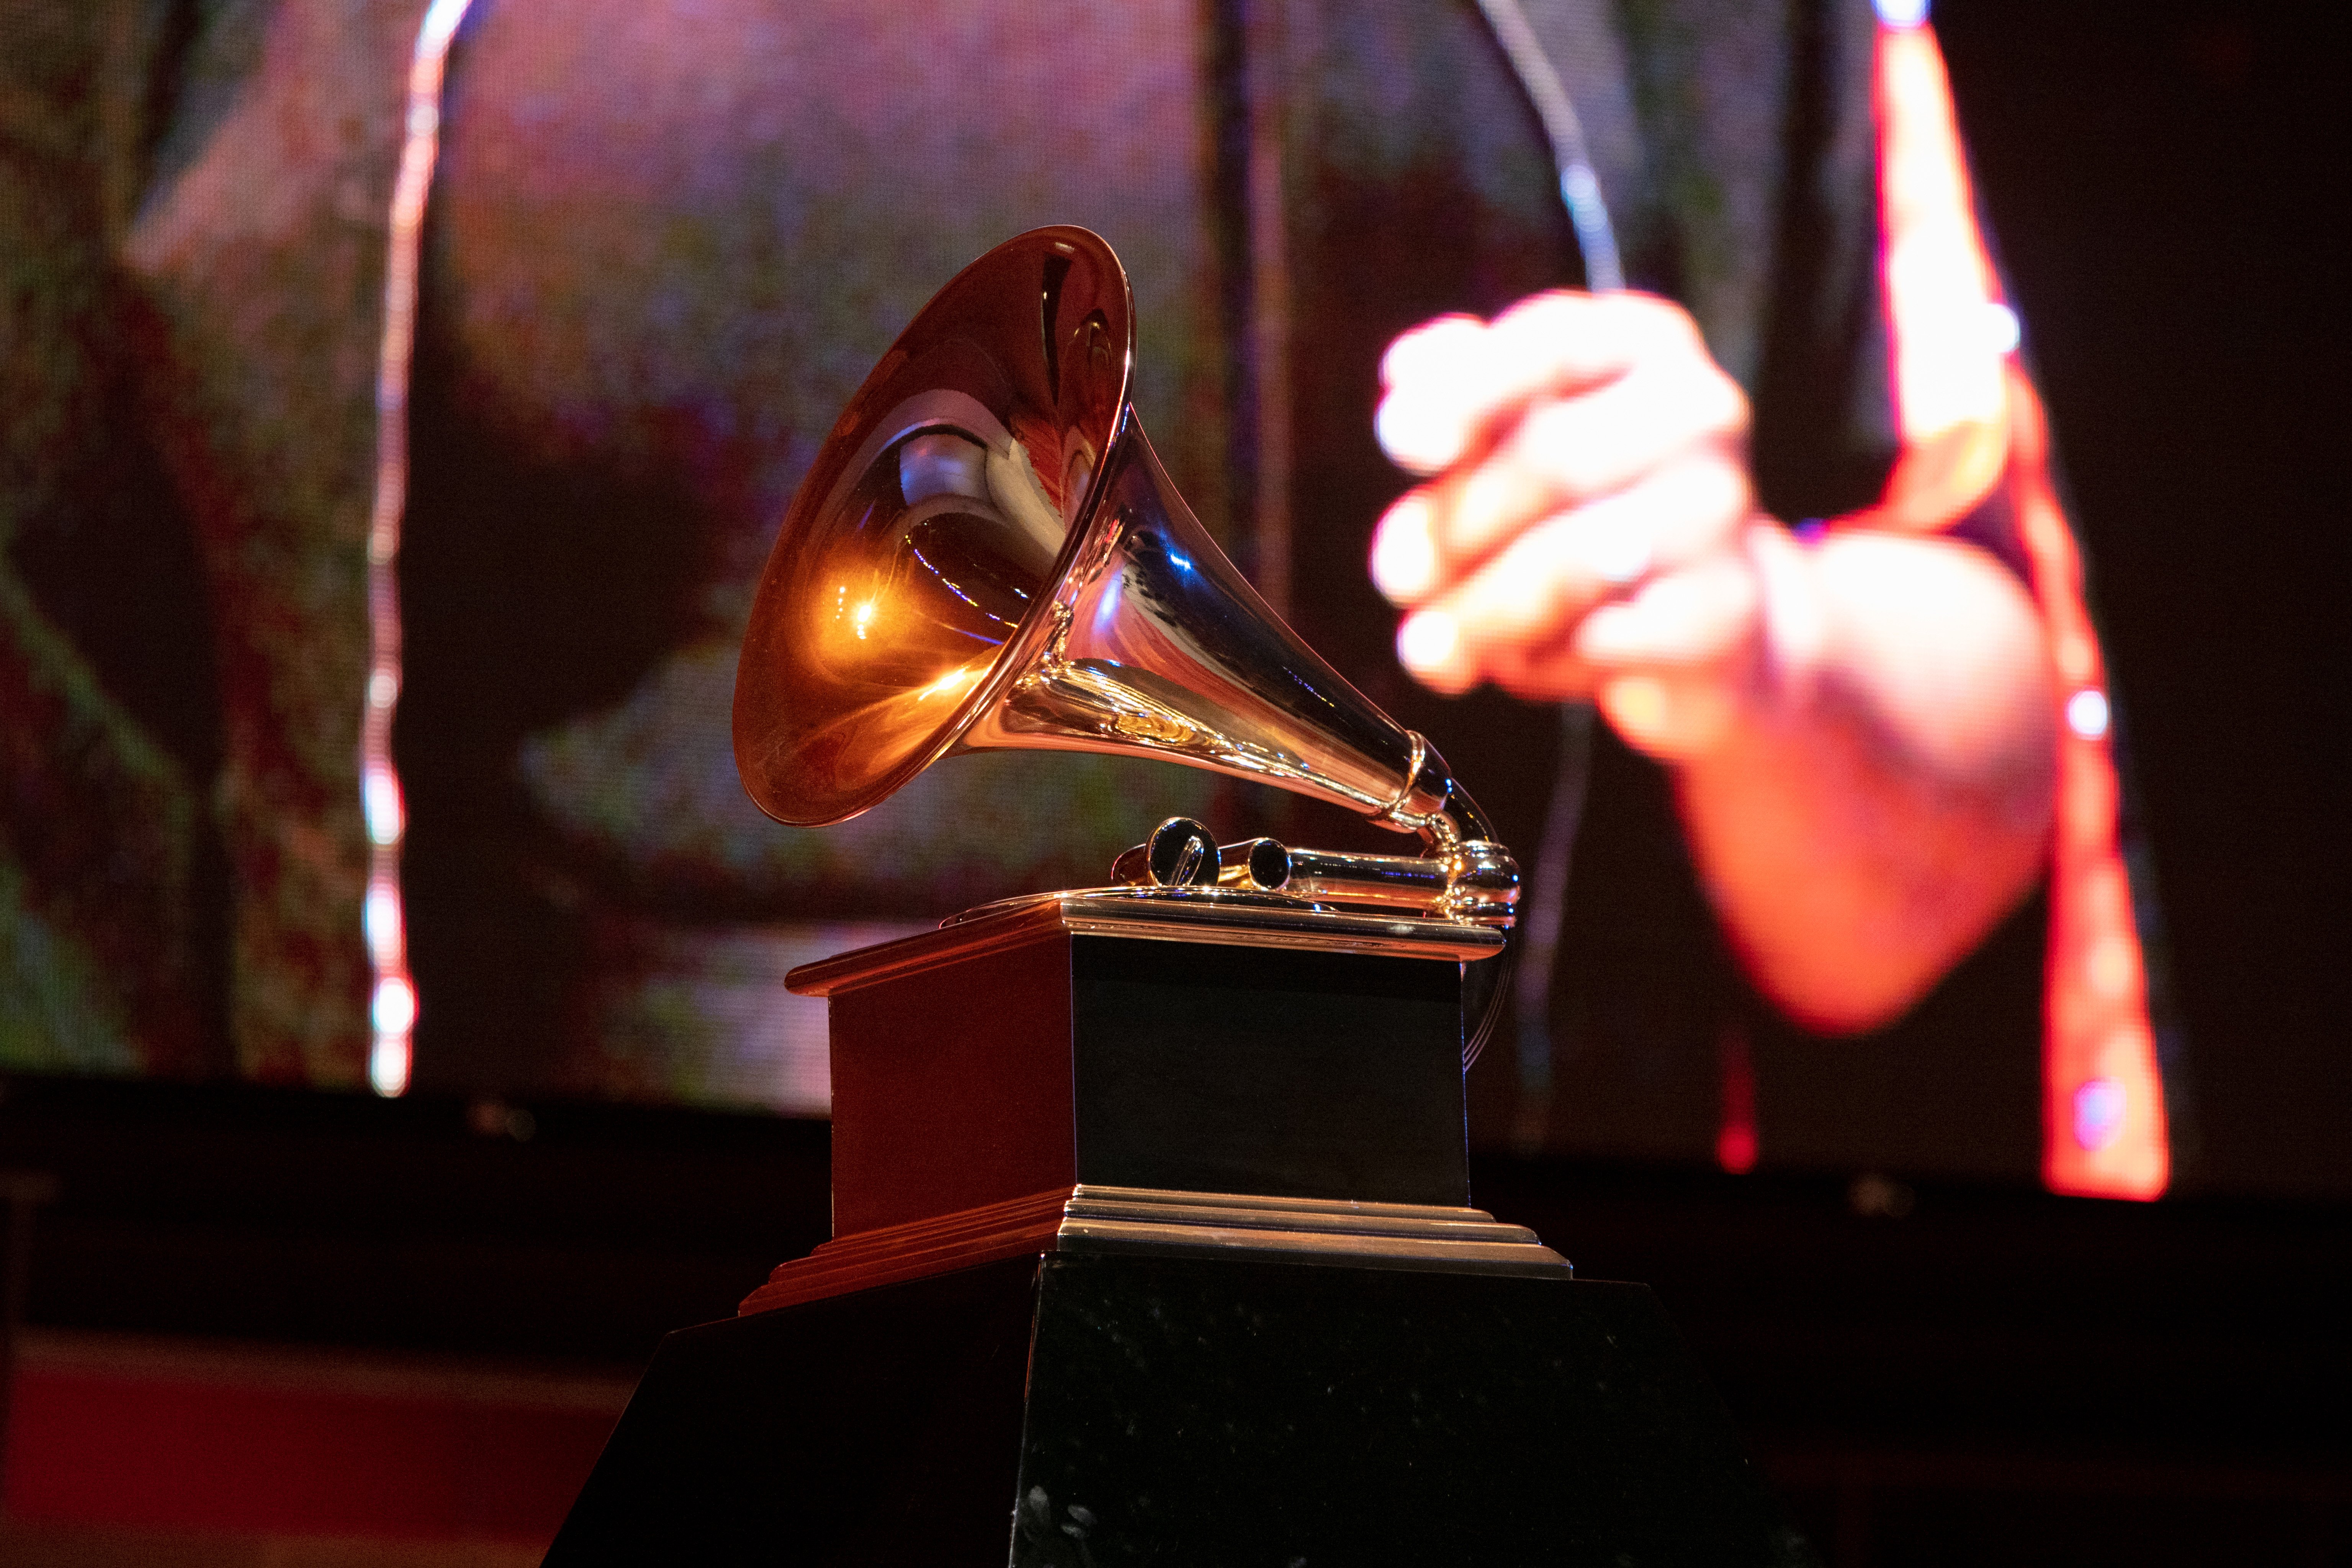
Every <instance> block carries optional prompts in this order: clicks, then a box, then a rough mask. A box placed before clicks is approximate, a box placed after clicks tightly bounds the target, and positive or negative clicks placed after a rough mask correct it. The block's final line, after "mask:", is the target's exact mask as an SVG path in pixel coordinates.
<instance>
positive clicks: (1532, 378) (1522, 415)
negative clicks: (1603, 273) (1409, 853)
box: [1372, 292, 1784, 759]
mask: <svg viewBox="0 0 2352 1568" xmlns="http://www.w3.org/2000/svg"><path fill="white" fill-rule="evenodd" d="M1381 383H1382V385H1383V389H1384V391H1383V395H1382V398H1381V406H1380V413H1379V416H1378V425H1377V428H1378V432H1379V436H1380V439H1381V446H1382V447H1384V448H1385V449H1386V450H1387V452H1388V454H1389V456H1390V457H1391V458H1392V459H1393V460H1394V461H1396V462H1397V463H1398V464H1399V465H1400V466H1402V467H1403V468H1406V469H1408V470H1410V471H1412V472H1413V473H1416V474H1420V475H1423V476H1425V477H1426V479H1427V482H1426V483H1423V484H1422V485H1419V486H1417V487H1415V488H1414V489H1412V490H1411V491H1409V492H1408V493H1407V494H1405V495H1404V496H1403V497H1402V499H1400V500H1398V501H1397V502H1396V504H1395V505H1394V506H1392V507H1391V508H1390V509H1389V510H1388V513H1387V514H1386V515H1385V516H1384V517H1382V518H1381V523H1380V528H1379V530H1378V531H1377V532H1376V534H1375V535H1374V538H1373V544H1372V576H1373V579H1374V581H1375V582H1377V583H1378V584H1379V585H1380V587H1381V592H1382V593H1384V594H1386V595H1388V597H1389V598H1390V600H1391V602H1393V603H1395V604H1396V605H1399V606H1400V607H1402V608H1403V609H1405V610H1406V611H1407V612H1409V613H1408V614H1407V616H1405V619H1404V621H1403V623H1402V626H1400V627H1399V629H1398V633H1397V651H1398V655H1399V657H1400V658H1402V660H1403V662H1404V665H1405V668H1407V669H1409V670H1411V671H1412V673H1413V674H1414V675H1415V676H1416V677H1418V678H1419V679H1421V680H1423V682H1425V683H1426V684H1428V685H1430V686H1432V687H1433V688H1435V689H1438V690H1441V691H1446V692H1459V691H1465V690H1467V689H1470V688H1471V687H1473V686H1475V685H1476V684H1477V683H1478V682H1480V681H1481V680H1491V681H1493V682H1495V683H1496V685H1498V686H1501V687H1503V688H1505V689H1507V690H1510V691H1512V692H1515V693H1517V694H1518V695H1520V696H1523V697H1528V698H1532V699H1540V700H1559V699H1565V698H1580V697H1589V698H1591V699H1592V700H1594V701H1596V702H1597V703H1598V704H1599V705H1600V707H1601V710H1602V712H1603V713H1604V714H1606V715H1607V717H1608V718H1609V720H1610V721H1611V722H1612V724H1613V725H1615V726H1616V728H1617V730H1618V731H1619V732H1620V733H1621V734H1622V735H1623V736H1624V737H1625V739H1626V740H1627V741H1628V742H1630V743H1632V744H1633V745H1635V746H1637V747H1640V748H1642V749H1643V750H1645V751H1648V752H1652V753H1654V754H1656V755H1660V756H1664V757H1666V758H1669V759H1673V758H1681V757H1687V756H1690V755H1692V754H1695V753H1696V752H1699V751H1702V750H1704V749H1706V747H1707V746H1708V745H1709V744H1711V743H1712V742H1714V741H1715V740H1716V739H1717V738H1718V737H1719V736H1720V735H1721V734H1722V733H1723V732H1724V731H1725V730H1726V729H1727V726H1728V725H1729V723H1730V722H1731V721H1733V720H1734V719H1735V718H1736V717H1737V715H1738V711H1739V709H1740V707H1741V705H1742V704H1743V702H1744V701H1745V700H1747V694H1748V689H1749V688H1750V686H1751V684H1752V679H1753V676H1754V672H1755V669H1756V666H1757V653H1758V647H1759V636H1760V623H1761V616H1762V610H1761V602H1762V595H1761V586H1760V584H1759V563H1758V562H1756V561H1755V560H1753V559H1752V558H1751V554H1750V550H1749V548H1748V543H1749V542H1748V537H1747V536H1748V534H1749V532H1750V530H1749V528H1748V524H1749V521H1750V519H1751V517H1753V515H1754V499H1753V494H1752V491H1751V490H1750V488H1749V484H1748V469H1747V438H1748V402H1747V399H1746V397H1745V396H1744V395H1742V394H1741V392H1740V390H1739V387H1738V384H1736V383H1734V382H1733V381H1732V379H1731V378H1730V377H1729V376H1728V375H1727V374H1725V373H1724V371H1723V370H1722V368H1721V367H1720V366H1718V365H1717V363H1715V361H1714V360H1713V359H1712V358H1711V357H1710V356H1709V355H1708V353H1707V351H1706V344H1705V343H1704V342H1702V341H1701V340H1700V337H1699V333H1698V329H1697V327H1696V325H1695V324H1694V323H1693V321H1691V319H1690V317H1689V315H1688V314H1687V313H1686V312H1685V311H1684V310H1681V309H1680V308H1679V307H1677V306H1675V305H1674V304H1671V303H1669V302H1667V301H1665V300H1659V299H1656V298H1654V297H1651V296H1648V295H1642V294H1609V295H1591V294H1581V293H1567V292H1560V293H1549V294H1541V295H1538V296H1536V297H1535V298H1533V299H1530V300H1525V301H1522V302H1521V303H1520V304H1518V305H1516V306H1514V307H1513V308H1512V309H1510V310H1507V311H1506V312H1504V313H1503V314H1502V315H1500V316H1498V317H1496V319H1495V321H1493V322H1492V323H1485V322H1481V321H1477V320H1475V319H1474V318H1471V317H1467V316H1446V317H1441V318H1439V319H1438V320H1436V321H1431V322H1429V323H1427V324H1426V325H1424V326H1422V327H1418V328H1415V329H1414V330H1413V331H1409V332H1407V333H1405V334H1404V335H1403V336H1402V337H1400V338H1399V339H1397V341H1396V342H1394V343H1392V344H1391V345H1390V348H1389V351H1388V354H1387V356H1386V358H1385V359H1384V360H1383V361H1382V363H1381ZM1759 521H1760V520H1759ZM1756 532H1758V533H1769V534H1770V535H1771V536H1772V539H1771V540H1770V541H1769V542H1767V541H1762V540H1759V541H1757V542H1756V543H1757V545H1758V546H1759V548H1761V549H1763V550H1766V551H1770V550H1772V549H1774V548H1775V546H1776V545H1777V544H1778V543H1780V542H1782V541H1783V539H1784V536H1781V535H1780V532H1779V531H1778V530H1777V529H1775V528H1769V526H1768V527H1767V528H1764V529H1759V530H1757V531H1756Z"/></svg>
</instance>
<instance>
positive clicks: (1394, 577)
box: [1372, 505, 1437, 600]
mask: <svg viewBox="0 0 2352 1568" xmlns="http://www.w3.org/2000/svg"><path fill="white" fill-rule="evenodd" d="M1426 510H1427V509H1425V508H1423V507H1419V506H1412V505H1408V506H1404V507H1400V508H1398V509H1397V510H1395V511H1393V512H1391V513H1390V514H1389V520H1388V521H1387V523H1386V524H1384V525H1383V526H1382V527H1381V532H1380V537H1379V538H1377V539H1375V540H1374V541H1373V542H1372V581H1373V583H1374V584H1377V585H1378V586H1379V588H1380V590H1381V593H1383V594H1385V595H1388V596H1389V598H1391V600H1403V599H1417V598H1419V597H1420V596H1421V595H1423V594H1426V593H1427V592H1429V590H1430V588H1431V587H1432V586H1433V585H1434V584H1435V583H1436V582H1437V544H1436V542H1434V541H1433V540H1432V539H1431V538H1430V537H1429V523H1428V521H1427V517H1426Z"/></svg>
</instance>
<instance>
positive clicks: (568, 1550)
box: [546, 1254, 1809, 1568]
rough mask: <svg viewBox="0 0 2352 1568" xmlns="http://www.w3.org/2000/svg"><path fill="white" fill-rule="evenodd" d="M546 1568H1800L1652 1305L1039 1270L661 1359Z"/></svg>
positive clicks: (787, 1319)
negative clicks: (1145, 1567) (1435, 1567)
mask: <svg viewBox="0 0 2352 1568" xmlns="http://www.w3.org/2000/svg"><path fill="white" fill-rule="evenodd" d="M546 1561H547V1562H548V1563H550V1564H553V1565H556V1568H577V1565H582V1564H604V1563H631V1564H640V1563H644V1564H651V1563H661V1564H676V1565H680V1568H689V1565H699V1564H719V1563H728V1564H732V1563H774V1564H793V1565H800V1564H809V1565H814V1564H835V1563H841V1564H848V1563H856V1564H896V1563H908V1564H916V1563H920V1564H923V1565H925V1568H949V1565H952V1564H964V1563H971V1564H982V1563H987V1564H997V1563H1008V1562H1009V1563H1012V1564H1014V1565H1015V1568H1043V1565H1046V1564H1055V1565H1061V1564H1067V1565H1070V1568H1081V1565H1083V1568H1113V1565H1115V1564H1128V1563H1155V1564H1169V1565H1171V1568H1173V1565H1177V1564H1186V1565H1199V1564H1216V1565H1219V1568H1249V1565H1253V1564H1265V1565H1266V1568H1300V1565H1301V1564H1307V1565H1310V1568H1311V1565H1316V1564H1333V1565H1337V1564H1342V1563H1347V1564H1361V1563H1416V1564H1428V1563H1448V1564H1464V1563H1495V1564H1511V1565H1513V1568H1522V1565H1526V1564H1533V1563H1576V1564H1585V1563H1590V1564H1593V1565H1595V1568H1624V1565H1628V1564H1638V1565H1640V1568H1653V1565H1662V1564H1674V1563H1691V1564H1699V1563H1704V1564H1707V1565H1709V1568H1732V1565H1737V1564H1759V1565H1762V1564H1790V1563H1802V1562H1806V1561H1809V1558H1808V1556H1807V1554H1806V1553H1805V1552H1804V1551H1803V1549H1802V1547H1801V1545H1800V1544H1799V1543H1798V1542H1796V1540H1795V1538H1794V1537H1792V1536H1790V1534H1789V1533H1788V1532H1787V1531H1785V1530H1783V1529H1782V1528H1781V1527H1780V1523H1779V1518H1778V1514H1777V1510H1775V1508H1774V1507H1773V1505H1772V1502H1771V1500H1770V1498H1769V1494H1768V1493H1767V1491H1766V1489H1765V1488H1764V1487H1763V1485H1762V1483H1761V1482H1760V1481H1759V1479H1758V1478H1757V1477H1756V1476H1755V1474H1754V1473H1753V1472H1752V1471H1751V1470H1750V1468H1748V1463H1747V1461H1746V1459H1745V1458H1743V1457H1742V1456H1741V1454H1740V1451H1739V1447H1738V1442H1737V1441H1736V1439H1735V1438H1734V1436H1733V1435H1732V1432H1731V1430H1730V1426H1729V1425H1728V1422H1727V1419H1726V1417H1725V1415H1724V1413H1723V1410H1722V1408H1721V1406H1720V1405H1718V1403H1717V1400H1716V1398H1715V1395H1714V1394H1713V1393H1712V1391H1710V1390H1709V1389H1708V1388H1707V1386H1706V1383H1705V1381H1704V1379H1703V1378H1702V1377H1701V1376H1700V1374H1699V1373H1698V1371H1697V1368H1696V1365H1695V1364H1694V1363H1692V1362H1691V1360H1690V1358H1689V1356H1688V1355H1687V1353H1686V1352H1685V1351H1684V1350H1683V1348H1682V1346H1681V1344H1680V1342H1678V1341H1677V1339H1676V1338H1675V1332H1674V1331H1673V1329H1672V1327H1671V1326H1670V1325H1669V1324H1668V1323H1667V1321H1666V1319H1665V1315H1664V1312H1663V1311H1662V1310H1660V1309H1659V1307H1658V1304H1657V1301H1656V1300H1655V1299H1654V1297H1653V1296H1652V1295H1651V1294H1650V1292H1649V1290H1648V1289H1646V1288H1645V1287H1643V1286H1639V1285H1616V1284H1602V1283H1595V1282H1591V1281H1586V1280H1577V1279H1565V1278H1562V1279H1524V1278H1509V1277H1499V1276H1473V1275H1460V1274H1434V1273H1416V1272H1410V1271H1403V1270H1394V1269H1381V1268H1336V1267H1329V1266H1319V1265H1307V1264H1297V1263H1288V1262H1265V1261H1246V1260H1228V1259H1223V1258H1166V1257H1149V1256H1122V1255H1092V1256H1089V1255H1073V1254H1056V1255H1053V1256H1050V1257H1047V1258H1045V1259H1043V1260H1042V1261H1041V1260H1040V1259H1038V1258H1034V1257H1033V1258H1013V1259H1010V1260H1007V1261H1004V1262H1001V1263H994V1264H990V1265H987V1266H985V1267H982V1268H971V1269H966V1270H964V1271H962V1272H960V1273H955V1274H948V1275H941V1276H937V1277H934V1278H931V1279H921V1280H916V1281H913V1282H910V1283H908V1284H902V1285H892V1286H886V1287H883V1288H880V1289H873V1290H867V1291H863V1292H860V1293H857V1294H856V1295H850V1296H842V1297H835V1298H832V1299H829V1300H818V1301H811V1302H808V1303H805V1304H803V1305H801V1306H797V1307H791V1308H786V1309H783V1310H777V1311H772V1312H764V1313H759V1314H756V1315H754V1316H751V1317H746V1318H739V1319H736V1320H734V1321H731V1322H723V1323H713V1324H709V1325H708V1326H706V1327H702V1328H697V1329H688V1330H685V1331H681V1332H678V1333H675V1334H672V1335H670V1336H669V1337H668V1338H667V1340H665V1341H664V1342H663V1343H662V1346H661V1349H660V1351H659V1352H657V1353H656V1356H655V1357H654V1361H653V1364H652V1366H651V1367H650V1368H649V1369H648V1370H647V1372H646V1377H645V1381H644V1382H643V1384H640V1385H639V1387H638V1389H637V1393H636V1395H635V1398H634V1399H633V1400H632V1401H631V1402H630V1405H629V1408H628V1411H627V1413H626V1415H624V1416H623V1417H622V1420H621V1424H620V1426H619V1427H618V1429H617V1430H616V1431H615V1432H614V1435H613V1438H612V1441H611V1443H610V1444H609V1445H608V1446H607V1447H606V1448H605V1450H604V1457H603V1458H601V1459H600V1460H599V1461H598V1463H597V1466H596V1468H595V1472H594V1473H593V1475H592V1476H591V1477H590V1478H589V1480H588V1484H587V1486H586V1488H585V1489H583V1491H582V1493H581V1495H580V1499H579V1500H578V1502H577V1503H576V1504H574V1506H573V1508H572V1514H571V1517H570V1518H569V1519H568V1520H567V1521H565V1522H564V1526H563V1530H562V1533H561V1534H560V1535H558V1536H557V1538H556V1541H555V1544H554V1546H553V1547H552V1548H551V1550H550V1552H548V1555H547V1559H546Z"/></svg>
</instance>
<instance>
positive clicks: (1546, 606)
mask: <svg viewBox="0 0 2352 1568" xmlns="http://www.w3.org/2000/svg"><path fill="white" fill-rule="evenodd" d="M1747 507H1748V481H1747V476H1746V475H1745V474H1744V473H1742V472H1741V471H1740V470H1739V468H1737V467H1736V466H1734V465H1732V464H1729V463H1725V462H1717V461H1712V460H1707V459H1704V458H1693V459H1688V460H1685V461H1682V462H1677V463H1672V464H1668V465H1666V466H1664V467H1663V468H1657V469H1654V470H1653V471H1652V472H1651V473H1649V474H1647V475H1645V476H1644V477H1643V479H1642V480H1641V481H1640V482H1639V483H1637V484H1635V485H1633V487H1632V488H1630V489H1622V490H1619V491H1616V492H1615V493H1613V494H1611V495H1607V496H1603V497H1601V499H1600V500H1594V501H1589V502H1587V503H1585V504H1584V505H1582V506H1579V507H1574V508H1571V509H1570V510H1566V511H1561V512H1556V513H1554V514H1552V515H1551V516H1549V517H1547V518H1545V519H1543V520H1542V521H1539V522H1538V523H1536V524H1534V525H1533V526H1531V527H1529V528H1528V529H1526V530H1524V531H1521V532H1519V533H1518V534H1517V535H1516V536H1515V537H1514V538H1512V539H1511V540H1510V541H1509V542H1507V543H1506V544H1504V545H1503V547H1502V548H1501V549H1499V550H1497V551H1496V552H1495V553H1494V554H1493V555H1492V556H1491V557H1489V558H1488V559H1487V560H1486V561H1485V562H1484V563H1481V564H1479V565H1478V566H1477V567H1475V568H1474V569H1473V570H1471V571H1470V572H1469V573H1467V574H1465V575H1464V576H1462V577H1460V578H1459V579H1457V580H1456V581H1454V583H1453V584H1451V585H1449V586H1448V587H1447V588H1446V589H1445V590H1444V592H1442V593H1439V594H1437V595H1433V596H1432V597H1431V598H1430V599H1429V600H1428V601H1427V602H1426V603H1425V604H1424V605H1423V607H1422V609H1421V611H1419V612H1418V613H1419V614H1422V615H1427V614H1431V613H1439V614H1443V615H1445V616H1448V617H1450V619H1451V622H1452V624H1453V625H1454V626H1455V627H1456V628H1457V631H1456V635H1455V637H1454V639H1453V643H1452V645H1451V646H1449V647H1447V648H1445V650H1444V653H1443V656H1442V657H1441V658H1437V659H1435V660H1433V661H1430V662H1429V663H1427V664H1425V665H1423V666H1420V667H1416V666H1415V665H1414V664H1413V663H1412V660H1411V659H1410V658H1407V660H1406V663H1407V668H1411V669H1412V673H1413V674H1414V675H1416V676H1419V677H1422V678H1423V679H1429V678H1431V677H1437V678H1439V679H1444V678H1445V677H1446V676H1448V675H1449V674H1451V675H1455V676H1456V677H1457V678H1458V676H1459V675H1460V674H1462V673H1466V672H1467V671H1469V670H1471V669H1474V668H1475V671H1476V672H1477V673H1481V674H1484V675H1486V677H1488V678H1490V679H1496V680H1498V681H1499V680H1502V679H1504V678H1505V675H1506V673H1507V671H1508V670H1510V668H1512V666H1513V663H1514V661H1515V660H1519V659H1523V658H1525V657H1527V656H1528V655H1530V654H1533V653H1535V652H1537V651H1538V650H1541V649H1543V648H1546V647H1550V646H1551V645H1554V644H1557V643H1559V641H1560V640H1561V639H1562V638H1564V637H1567V636H1568V634H1569V633H1570V631H1572V630H1573V629H1574V628H1575V626H1576V625H1577V623H1578V622H1579V621H1580V620H1581V619H1583V617H1584V616H1586V615H1587V614H1588V613H1589V612H1591V610H1592V608H1593V606H1594V605H1598V604H1600V603H1601V601H1603V600H1604V599H1606V598H1608V597H1609V596H1611V595H1614V594H1618V593H1621V592H1622V591H1623V590H1624V589H1625V588H1626V587H1627V586H1628V585H1630V584H1633V583H1635V582H1636V581H1638V580H1639V579H1641V578H1643V576H1645V575H1647V574H1650V573H1651V572H1653V571H1658V570H1671V569H1673V568H1675V567H1676V566H1678V565H1680V564H1681V563H1685V562H1686V561H1689V560H1692V559H1694V558H1696V557H1697V556H1699V555H1701V554H1703V553H1705V552H1706V551H1708V550H1711V549H1715V548H1717V547H1718V546H1719V545H1720V543H1721V542H1722V540H1723V539H1724V538H1725V537H1727V535H1728V534H1729V533H1730V532H1731V531H1733V530H1735V529H1736V527H1737V525H1738V521H1739V520H1740V518H1742V517H1743V516H1744V515H1745V513H1746V509H1747ZM1420 636H1421V637H1424V638H1425V637H1428V636H1429V634H1428V633H1427V632H1426V631H1423V633H1422V634H1420ZM1435 646H1436V645H1435V644H1434V643H1431V642H1425V641H1424V642H1412V641H1405V642H1401V643H1400V645H1399V647H1400V655H1401V657H1402V655H1403V653H1404V651H1405V650H1406V649H1407V648H1409V647H1418V648H1421V649H1423V650H1426V649H1428V648H1431V647H1435ZM1456 667H1460V668H1458V669H1457V668H1456Z"/></svg>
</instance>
